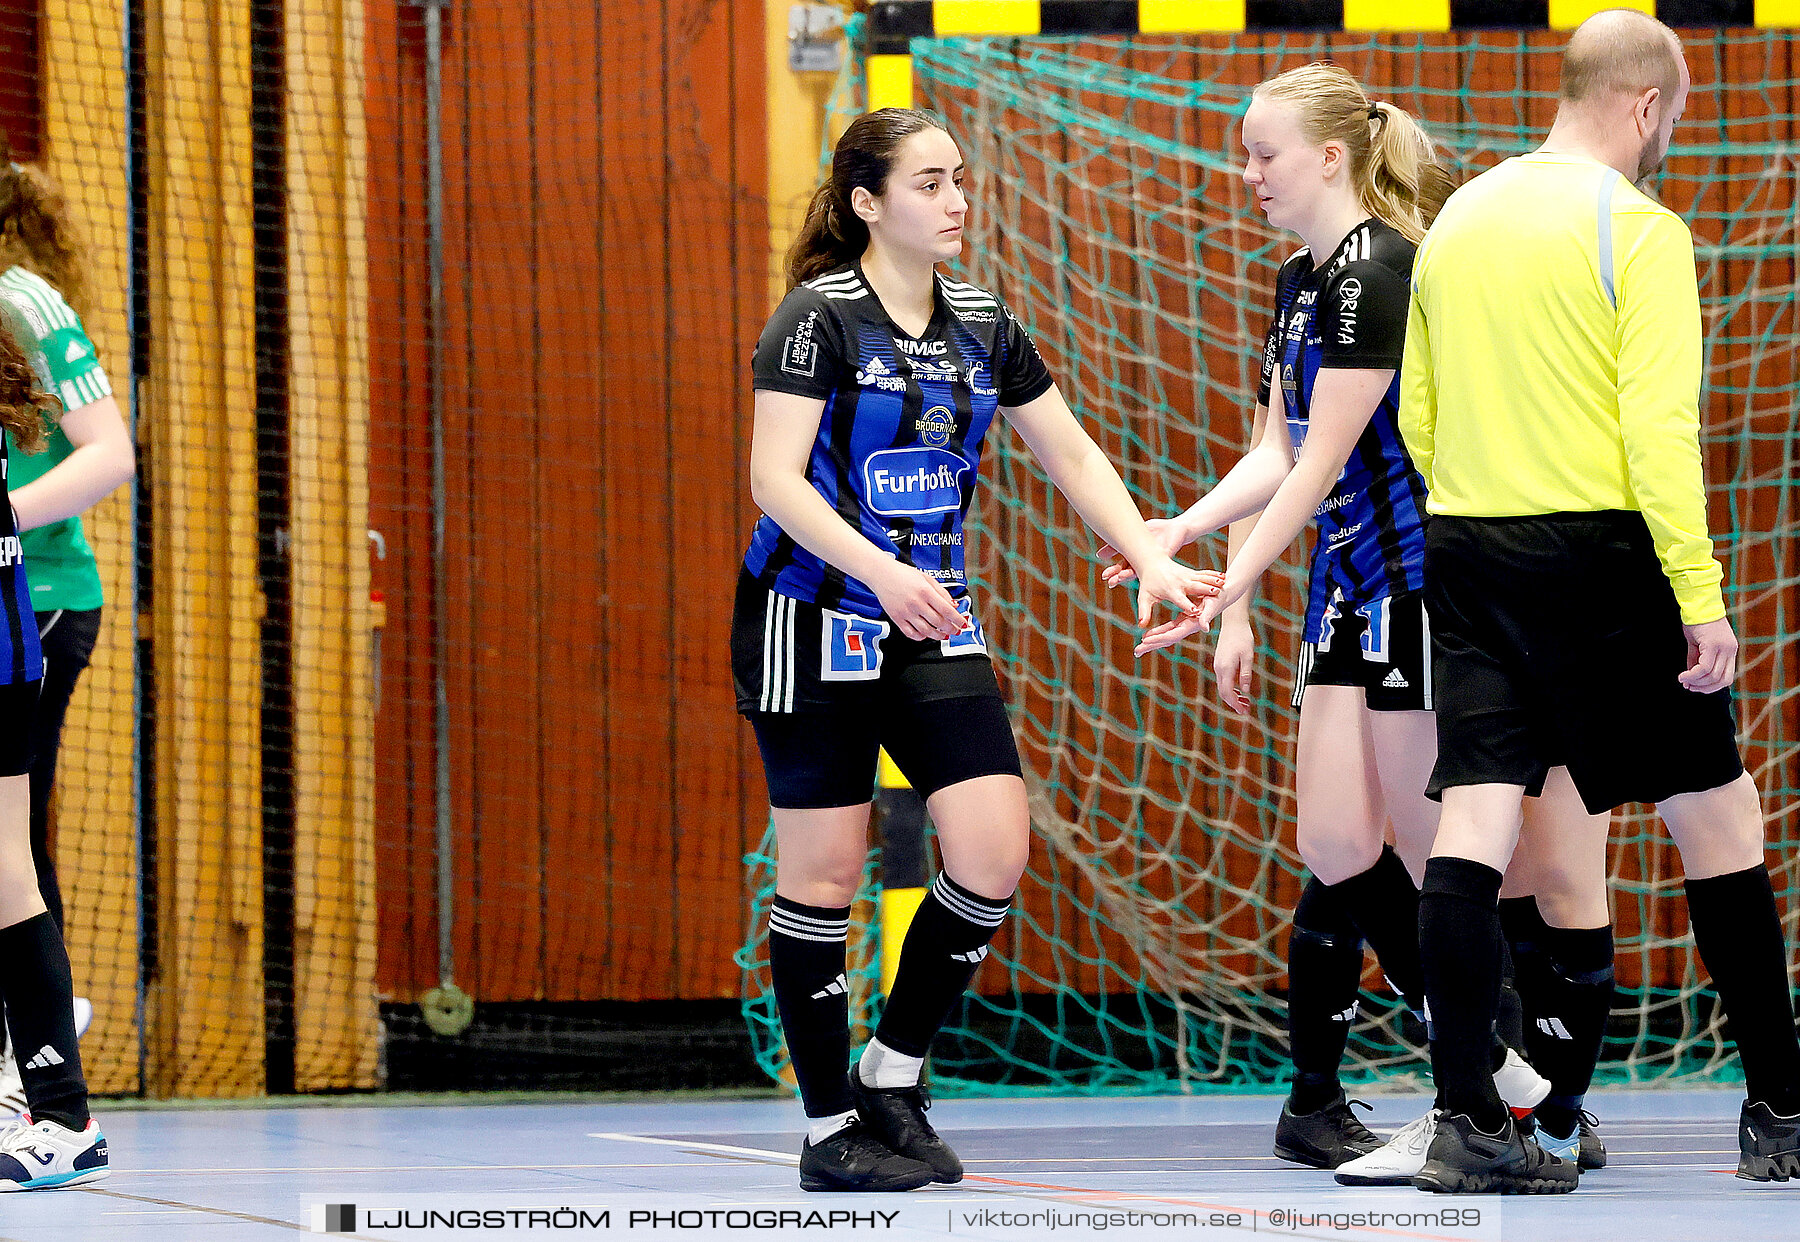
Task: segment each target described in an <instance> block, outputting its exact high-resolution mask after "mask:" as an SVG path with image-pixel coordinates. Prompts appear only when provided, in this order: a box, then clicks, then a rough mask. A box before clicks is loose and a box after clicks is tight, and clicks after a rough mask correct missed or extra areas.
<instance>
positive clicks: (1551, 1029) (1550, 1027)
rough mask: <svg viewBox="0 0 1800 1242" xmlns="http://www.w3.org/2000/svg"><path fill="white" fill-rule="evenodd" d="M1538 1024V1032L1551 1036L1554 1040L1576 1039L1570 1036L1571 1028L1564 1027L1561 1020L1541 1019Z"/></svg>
mask: <svg viewBox="0 0 1800 1242" xmlns="http://www.w3.org/2000/svg"><path fill="white" fill-rule="evenodd" d="M1537 1024H1538V1030H1540V1031H1542V1032H1543V1033H1544V1034H1546V1035H1548V1036H1550V1038H1552V1039H1574V1038H1575V1037H1574V1036H1573V1035H1571V1034H1569V1028H1568V1027H1566V1026H1564V1025H1563V1021H1562V1019H1561V1018H1539V1019H1538V1020H1537Z"/></svg>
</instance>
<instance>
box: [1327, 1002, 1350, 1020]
mask: <svg viewBox="0 0 1800 1242" xmlns="http://www.w3.org/2000/svg"><path fill="white" fill-rule="evenodd" d="M1331 1020H1332V1021H1333V1022H1354V1021H1356V1005H1355V1004H1354V1003H1352V1004H1351V1006H1350V1008H1348V1009H1346V1010H1344V1012H1343V1013H1334V1014H1332V1015H1331Z"/></svg>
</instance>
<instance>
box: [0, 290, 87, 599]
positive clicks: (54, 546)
mask: <svg viewBox="0 0 1800 1242" xmlns="http://www.w3.org/2000/svg"><path fill="white" fill-rule="evenodd" d="M0 300H4V301H5V303H6V310H7V311H8V312H10V313H9V314H8V315H7V320H8V322H9V323H11V324H12V325H14V330H15V334H16V335H17V336H18V338H19V345H20V347H21V348H22V349H24V351H25V354H26V356H27V357H28V358H30V360H31V369H32V370H33V371H35V372H36V373H37V380H38V383H39V384H40V385H42V387H43V388H44V390H45V391H46V392H50V393H54V394H55V395H56V396H57V397H59V398H61V400H62V403H63V408H64V409H65V410H79V409H80V408H82V407H83V406H86V405H92V404H93V403H94V402H96V401H98V400H100V399H101V398H102V397H109V396H111V395H112V384H111V383H109V382H108V381H107V378H106V371H105V370H104V369H103V368H102V367H101V366H100V359H99V358H98V357H97V356H96V355H95V353H94V343H93V342H92V341H91V340H89V339H88V335H87V333H86V332H85V331H83V330H82V327H81V320H80V318H79V317H77V316H76V314H75V312H74V311H73V310H71V309H70V308H69V304H68V303H67V302H65V301H63V297H62V294H60V293H58V292H57V291H56V290H55V289H54V288H53V287H52V286H51V285H50V284H49V283H48V282H46V281H45V280H43V279H42V278H41V277H38V276H34V275H32V274H31V273H30V272H28V271H26V270H25V269H24V268H22V267H11V268H8V269H7V270H6V272H5V273H4V274H0ZM6 447H7V455H8V458H9V459H10V460H9V465H8V468H7V469H8V477H7V483H8V485H9V486H10V487H12V488H20V487H23V486H24V485H25V484H27V483H29V482H31V481H32V480H33V479H37V478H40V477H42V476H43V475H44V474H46V473H47V472H48V471H50V470H51V469H52V468H53V467H55V466H56V465H57V463H59V462H61V461H63V460H65V459H66V458H67V457H68V456H69V454H70V453H73V452H74V451H75V446H74V445H73V444H71V443H69V437H68V436H67V435H65V434H63V430H62V427H61V426H60V425H59V426H57V427H56V428H55V429H54V430H52V431H51V432H50V442H49V444H48V446H47V447H46V448H45V449H44V451H43V452H41V453H32V454H25V453H21V452H19V450H18V449H17V448H15V447H14V446H13V444H12V440H11V437H10V436H9V437H8V438H7V445H6ZM21 539H22V540H23V541H24V545H25V566H26V574H27V575H28V576H29V578H30V579H31V606H32V608H33V610H35V611H37V612H55V611H56V610H57V609H60V608H72V609H88V608H98V607H100V604H101V591H100V571H99V569H98V567H97V566H96V565H95V564H94V550H93V548H91V547H89V546H88V541H87V536H86V535H84V534H83V533H82V530H81V518H80V517H71V518H65V519H63V520H62V521H60V522H52V523H50V525H48V526H40V527H38V528H37V529H36V530H29V531H26V532H25V533H24V535H22V536H21Z"/></svg>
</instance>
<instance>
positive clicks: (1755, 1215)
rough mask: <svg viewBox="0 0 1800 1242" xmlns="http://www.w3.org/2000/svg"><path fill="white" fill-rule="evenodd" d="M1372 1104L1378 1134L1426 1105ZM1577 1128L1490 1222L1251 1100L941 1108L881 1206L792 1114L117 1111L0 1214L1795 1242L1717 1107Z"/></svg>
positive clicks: (940, 1234) (432, 1229)
mask: <svg viewBox="0 0 1800 1242" xmlns="http://www.w3.org/2000/svg"><path fill="white" fill-rule="evenodd" d="M1371 1102H1372V1103H1373V1104H1374V1105H1375V1111H1374V1113H1373V1114H1370V1115H1369V1119H1370V1122H1371V1124H1372V1125H1373V1126H1375V1128H1377V1129H1378V1130H1379V1129H1388V1128H1397V1127H1399V1126H1400V1125H1402V1124H1404V1123H1405V1122H1407V1121H1409V1120H1411V1119H1412V1118H1413V1117H1415V1116H1416V1115H1418V1113H1419V1112H1420V1111H1421V1110H1422V1109H1423V1108H1424V1106H1425V1100H1424V1098H1423V1097H1417V1096H1381V1097H1374V1098H1372V1100H1371ZM1589 1105H1590V1107H1591V1108H1592V1109H1593V1111H1595V1112H1597V1113H1598V1114H1599V1115H1600V1118H1601V1129H1600V1133H1601V1135H1602V1137H1603V1138H1604V1139H1605V1140H1606V1142H1607V1145H1608V1147H1609V1149H1610V1151H1611V1163H1610V1165H1609V1166H1608V1167H1607V1168H1606V1169H1604V1170H1601V1171H1599V1172H1595V1173H1589V1174H1585V1175H1584V1176H1583V1178H1582V1182H1581V1187H1580V1189H1579V1190H1577V1191H1576V1192H1575V1193H1574V1194H1572V1195H1568V1196H1559V1197H1552V1198H1520V1197H1507V1198H1504V1199H1501V1198H1495V1197H1491V1196H1456V1197H1447V1196H1436V1195H1426V1194H1422V1193H1420V1192H1418V1191H1414V1190H1410V1189H1405V1188H1399V1189H1393V1190H1385V1189H1384V1190H1372V1189H1350V1188H1346V1187H1340V1186H1338V1185H1337V1184H1336V1183H1335V1182H1334V1181H1333V1180H1332V1179H1331V1175H1330V1174H1328V1173H1322V1172H1318V1171H1315V1170H1310V1169H1301V1168H1297V1167H1295V1166H1292V1165H1289V1164H1286V1163H1285V1162H1283V1161H1280V1160H1277V1159H1276V1158H1275V1157H1273V1156H1272V1155H1270V1154H1269V1148H1270V1143H1271V1136H1272V1133H1273V1120H1274V1113H1275V1110H1276V1109H1277V1108H1278V1107H1279V1101H1278V1100H1277V1099H1276V1098H1274V1097H1269V1096H1256V1097H1251V1096H1229V1097H1221V1096H1204V1097H1188V1098H1168V1097H1163V1098H1153V1099H1100V1100H1094V1099H1050V1100H1029V1099H1028V1100H979V1101H956V1100H951V1101H942V1102H939V1103H938V1104H937V1106H936V1107H935V1108H934V1109H933V1112H932V1119H933V1121H934V1123H935V1124H936V1125H937V1128H938V1129H939V1131H940V1132H942V1133H944V1134H945V1135H946V1137H948V1138H949V1139H950V1140H951V1141H952V1142H953V1143H954V1145H955V1147H956V1148H957V1150H958V1151H959V1152H960V1153H961V1154H962V1157H963V1160H964V1162H965V1164H966V1166H967V1169H968V1176H967V1178H966V1179H965V1180H964V1181H963V1182H962V1183H961V1184H960V1185H957V1186H936V1187H931V1188H929V1189H926V1190H922V1191H916V1192H913V1193H912V1194H907V1195H881V1196H866V1195H821V1194H805V1193H803V1192H802V1191H801V1190H800V1189H799V1185H798V1181H797V1175H796V1173H795V1169H794V1162H795V1159H796V1153H797V1151H798V1149H799V1142H800V1137H799V1134H798V1131H797V1122H798V1120H799V1117H798V1106H797V1105H796V1104H794V1103H792V1102H791V1101H786V1100H769V1099H751V1100H744V1099H720V1100H709V1099H687V1098H683V1099H671V1100H667V1101H645V1100H642V1099H638V1100H632V1101H628V1102H620V1101H608V1100H605V1099H598V1098H597V1099H592V1100H576V1101H570V1102H542V1103H529V1102H528V1103H482V1102H460V1101H459V1102H458V1103H454V1104H443V1103H417V1104H411V1103H409V1104H403V1105H393V1104H390V1105H386V1106H379V1105H375V1104H367V1105H365V1104H355V1105H338V1106H332V1107H318V1106H313V1107H300V1108H275V1107H269V1108H217V1107H215V1108H193V1109H178V1108H170V1107H155V1108H138V1109H133V1108H128V1107H120V1106H113V1107H110V1108H103V1111H101V1112H100V1114H99V1115H100V1118H101V1123H102V1125H103V1127H104V1129H105V1131H106V1134H107V1137H108V1139H109V1141H110V1147H111V1151H112V1161H113V1175H112V1177H111V1178H110V1179H109V1180H107V1181H105V1182H101V1183H99V1184H97V1185H95V1186H91V1187H85V1188H81V1189H76V1190H69V1191H59V1192H35V1193H30V1194H17V1195H5V1196H0V1239H18V1240H20V1242H86V1240H88V1239H94V1240H95V1242H126V1240H127V1239H130V1240H132V1242H139V1240H141V1242H165V1240H167V1242H175V1240H176V1239H180V1240H182V1242H190V1240H194V1242H205V1240H207V1239H213V1238H233V1239H235V1238H269V1239H274V1238H291V1237H294V1236H295V1235H296V1234H297V1233H312V1232H325V1231H326V1228H327V1226H328V1225H337V1226H339V1228H338V1229H337V1230H335V1231H334V1232H336V1233H337V1234H338V1236H344V1237H355V1238H396V1237H407V1238H476V1237H561V1238H569V1237H594V1238H625V1237H630V1238H652V1237H658V1236H662V1237H685V1238H695V1237H722V1238H723V1237H736V1238H777V1237H780V1238H838V1239H844V1238H864V1237H880V1238H904V1239H920V1238H934V1239H944V1238H970V1239H1042V1238H1049V1237H1057V1238H1065V1237H1066V1238H1082V1237H1108V1238H1168V1239H1174V1238H1184V1239H1186V1238H1204V1239H1214V1238H1217V1239H1226V1238H1240V1237H1250V1236H1257V1235H1265V1234H1267V1235H1282V1236H1287V1237H1299V1238H1368V1239H1374V1238H1380V1239H1386V1240H1395V1239H1478V1238H1479V1239H1499V1238H1507V1239H1515V1238H1516V1239H1524V1240H1529V1242H1561V1240H1563V1239H1570V1240H1574V1242H1653V1240H1658V1239H1689V1238H1695V1239H1700V1238H1704V1239H1715V1238H1716V1239H1732V1240H1737V1239H1793V1238H1800V1181H1796V1182H1793V1183H1789V1184H1786V1185H1780V1184H1769V1185H1763V1184H1756V1183H1751V1182H1745V1181H1740V1180H1738V1179H1737V1178H1736V1177H1735V1176H1734V1171H1735V1168H1736V1136H1735V1126H1736V1117H1737V1108H1738V1097H1737V1096H1736V1095H1734V1094H1732V1093H1729V1092H1717V1091H1704V1092H1702V1091H1692V1092H1671V1091H1630V1092H1626V1091H1614V1092H1598V1093H1596V1094H1595V1095H1593V1096H1590V1097H1589ZM328 1205H340V1206H339V1209H338V1211H337V1212H336V1213H331V1212H329V1211H328ZM345 1205H347V1206H348V1207H349V1208H350V1209H353V1211H352V1212H351V1213H350V1214H348V1215H346V1212H345ZM346 1223H349V1224H350V1225H351V1228H350V1230H349V1231H348V1232H345V1231H344V1230H343V1226H344V1225H345V1224H346Z"/></svg>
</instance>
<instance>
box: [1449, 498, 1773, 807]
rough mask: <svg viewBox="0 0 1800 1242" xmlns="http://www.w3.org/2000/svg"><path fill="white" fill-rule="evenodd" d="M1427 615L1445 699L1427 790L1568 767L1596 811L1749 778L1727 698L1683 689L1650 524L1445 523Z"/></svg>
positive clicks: (1678, 630)
mask: <svg viewBox="0 0 1800 1242" xmlns="http://www.w3.org/2000/svg"><path fill="white" fill-rule="evenodd" d="M1425 603H1426V607H1427V609H1428V610H1429V611H1430V615H1431V631H1432V646H1433V653H1434V661H1433V663H1434V673H1433V681H1434V683H1435V686H1436V694H1437V704H1436V706H1437V731H1438V758H1437V767H1436V768H1435V769H1434V770H1433V772H1432V774H1431V784H1430V786H1429V787H1428V788H1427V790H1426V792H1427V793H1429V794H1430V795H1431V796H1433V797H1437V796H1438V795H1440V794H1441V793H1442V792H1443V791H1444V790H1445V789H1448V788H1451V787H1452V786H1457V785H1481V784H1490V783H1492V784H1508V785H1523V786H1524V787H1525V791H1526V793H1527V794H1530V795H1533V796H1535V795H1537V794H1539V793H1541V792H1542V791H1543V787H1544V777H1545V775H1546V774H1547V773H1548V772H1549V770H1550V769H1551V768H1553V767H1558V766H1563V765H1566V766H1567V767H1568V769H1569V775H1570V776H1571V777H1573V778H1574V781H1575V787H1576V788H1577V789H1578V790H1579V791H1580V792H1581V798H1582V801H1583V802H1584V803H1586V804H1587V809H1588V810H1589V812H1591V813H1597V812H1600V811H1606V810H1611V809H1612V808H1614V807H1617V806H1619V805H1621V804H1623V803H1626V802H1660V801H1662V800H1663V799H1665V798H1670V797H1674V796H1675V795H1677V794H1683V793H1696V792H1699V791H1700V790H1704V789H1712V788H1715V787H1717V786H1719V785H1724V784H1727V783H1728V782H1730V781H1732V780H1735V779H1736V778H1737V776H1738V775H1739V774H1740V773H1742V772H1743V770H1744V768H1743V761H1742V760H1741V758H1740V757H1739V755H1738V748H1737V730H1736V723H1735V720H1734V718H1733V712H1732V700H1731V690H1730V688H1729V687H1727V688H1725V689H1722V690H1718V691H1715V692H1714V693H1712V694H1695V693H1693V692H1692V691H1690V690H1687V689H1684V688H1683V687H1682V685H1681V684H1680V682H1678V681H1677V680H1676V677H1677V675H1678V674H1680V673H1681V672H1682V671H1683V670H1684V669H1685V668H1687V663H1688V656H1687V637H1686V634H1685V633H1684V631H1683V630H1682V625H1681V612H1680V609H1679V607H1678V606H1677V605H1676V602H1675V593H1674V591H1673V590H1672V589H1671V588H1670V586H1669V581H1668V578H1667V577H1666V576H1664V574H1663V571H1662V565H1661V563H1660V562H1659V561H1658V560H1657V556H1656V549H1655V546H1654V544H1653V543H1652V542H1651V538H1650V532H1649V529H1648V528H1647V527H1646V526H1645V525H1644V519H1643V516H1642V515H1641V514H1638V513H1635V512H1623V511H1606V512H1599V513H1556V514H1546V515H1543V516H1534V517H1516V518H1462V517H1449V516H1444V515H1439V516H1436V517H1433V518H1432V519H1431V521H1430V522H1429V523H1428V524H1427V526H1426V531H1425Z"/></svg>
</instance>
